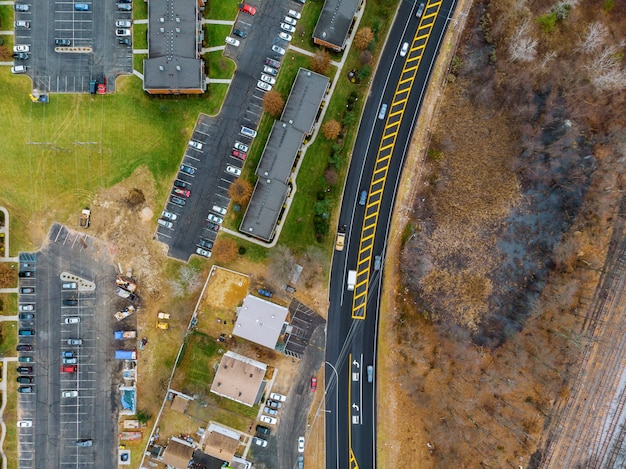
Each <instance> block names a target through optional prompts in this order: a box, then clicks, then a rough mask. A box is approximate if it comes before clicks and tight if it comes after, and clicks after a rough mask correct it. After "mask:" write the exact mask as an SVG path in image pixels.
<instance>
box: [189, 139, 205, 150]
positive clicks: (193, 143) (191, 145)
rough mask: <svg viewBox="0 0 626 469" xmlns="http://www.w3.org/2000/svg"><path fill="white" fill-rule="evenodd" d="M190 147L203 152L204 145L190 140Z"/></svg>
mask: <svg viewBox="0 0 626 469" xmlns="http://www.w3.org/2000/svg"><path fill="white" fill-rule="evenodd" d="M189 146H190V147H192V148H195V149H196V150H202V143H200V142H196V141H195V140H189Z"/></svg>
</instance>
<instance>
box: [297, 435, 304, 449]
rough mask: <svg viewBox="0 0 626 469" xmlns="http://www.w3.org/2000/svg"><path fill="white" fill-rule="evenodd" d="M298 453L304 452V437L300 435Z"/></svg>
mask: <svg viewBox="0 0 626 469" xmlns="http://www.w3.org/2000/svg"><path fill="white" fill-rule="evenodd" d="M298 453H304V437H303V436H299V437H298Z"/></svg>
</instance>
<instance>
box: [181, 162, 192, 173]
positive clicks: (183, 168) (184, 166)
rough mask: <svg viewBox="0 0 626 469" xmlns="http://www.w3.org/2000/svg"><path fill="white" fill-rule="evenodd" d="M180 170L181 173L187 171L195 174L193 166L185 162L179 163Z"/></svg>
mask: <svg viewBox="0 0 626 469" xmlns="http://www.w3.org/2000/svg"><path fill="white" fill-rule="evenodd" d="M180 170H181V171H182V172H183V173H187V174H191V175H194V174H196V168H193V167H191V166H187V165H186V164H181V165H180Z"/></svg>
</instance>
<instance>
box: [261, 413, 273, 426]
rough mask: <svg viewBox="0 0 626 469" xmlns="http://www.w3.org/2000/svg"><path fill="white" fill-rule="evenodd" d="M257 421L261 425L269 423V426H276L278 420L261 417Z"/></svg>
mask: <svg viewBox="0 0 626 469" xmlns="http://www.w3.org/2000/svg"><path fill="white" fill-rule="evenodd" d="M259 420H261V422H263V423H269V424H270V425H276V424H277V423H278V420H277V419H276V418H274V417H269V416H267V415H261V418H260V419H259Z"/></svg>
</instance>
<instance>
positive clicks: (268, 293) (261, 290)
mask: <svg viewBox="0 0 626 469" xmlns="http://www.w3.org/2000/svg"><path fill="white" fill-rule="evenodd" d="M259 295H262V296H264V297H266V298H271V297H272V296H273V295H274V294H273V293H272V292H271V291H269V290H267V289H265V288H259Z"/></svg>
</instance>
